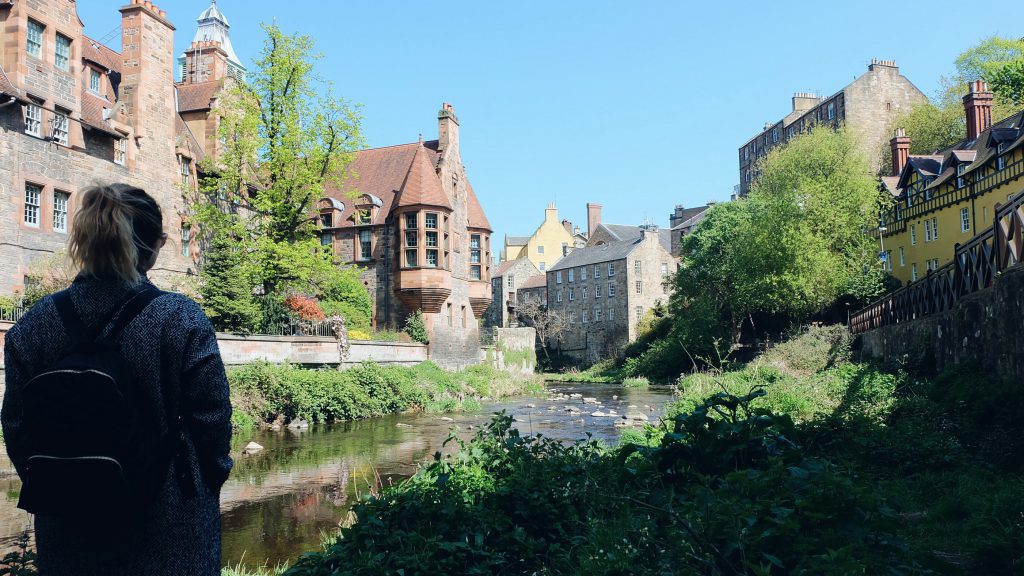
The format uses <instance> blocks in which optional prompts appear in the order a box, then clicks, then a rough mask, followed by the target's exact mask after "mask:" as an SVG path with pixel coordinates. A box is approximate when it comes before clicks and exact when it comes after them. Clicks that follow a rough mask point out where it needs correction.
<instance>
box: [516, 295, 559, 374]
mask: <svg viewBox="0 0 1024 576" xmlns="http://www.w3.org/2000/svg"><path fill="white" fill-rule="evenodd" d="M516 316H517V317H518V318H519V321H520V322H522V323H523V324H525V325H527V326H530V327H532V328H533V329H534V330H535V331H536V332H537V342H538V343H539V344H540V347H541V349H542V350H543V351H544V357H545V358H547V359H548V360H549V361H550V360H551V355H550V354H549V353H548V346H549V345H550V343H551V342H557V341H558V340H559V339H560V338H561V337H562V336H563V335H565V333H566V332H567V331H568V330H569V321H568V319H567V318H566V317H565V315H564V314H562V313H560V312H556V311H553V310H549V309H548V307H547V306H545V305H544V304H543V303H541V301H540V300H537V299H526V300H524V301H522V302H520V303H519V305H518V306H517V308H516Z"/></svg>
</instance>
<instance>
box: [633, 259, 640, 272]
mask: <svg viewBox="0 0 1024 576" xmlns="http://www.w3.org/2000/svg"><path fill="white" fill-rule="evenodd" d="M633 272H636V273H637V274H639V273H640V261H639V260H634V261H633Z"/></svg>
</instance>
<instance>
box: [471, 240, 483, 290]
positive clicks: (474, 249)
mask: <svg viewBox="0 0 1024 576" xmlns="http://www.w3.org/2000/svg"><path fill="white" fill-rule="evenodd" d="M469 262H470V264H471V266H470V267H469V278H470V280H480V279H481V278H482V276H483V274H482V268H481V266H480V235H479V234H470V235H469Z"/></svg>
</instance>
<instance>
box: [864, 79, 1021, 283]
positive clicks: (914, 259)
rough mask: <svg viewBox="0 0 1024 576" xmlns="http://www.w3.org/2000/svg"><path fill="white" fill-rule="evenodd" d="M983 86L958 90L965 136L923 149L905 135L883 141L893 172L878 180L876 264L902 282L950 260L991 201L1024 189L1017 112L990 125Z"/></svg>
mask: <svg viewBox="0 0 1024 576" xmlns="http://www.w3.org/2000/svg"><path fill="white" fill-rule="evenodd" d="M992 99H993V94H992V92H989V90H988V86H987V85H986V84H985V82H983V81H980V80H978V81H975V82H972V83H971V85H970V91H969V92H968V93H967V94H965V95H964V98H963V104H964V115H965V119H966V126H967V135H966V138H964V139H963V140H961V141H960V142H957V143H956V144H954V145H952V146H950V147H949V148H946V149H945V150H940V151H937V152H936V153H935V154H929V155H921V156H918V155H914V156H911V155H910V143H911V138H912V137H913V134H906V133H904V132H903V131H902V130H898V131H897V132H896V135H895V137H894V138H893V139H892V140H891V141H890V146H891V151H892V166H893V172H892V175H891V176H883V177H882V178H881V189H882V191H883V192H882V197H883V208H882V211H881V215H880V218H879V222H880V227H879V231H878V232H879V233H880V234H879V236H880V238H879V249H880V250H881V251H883V253H884V257H883V258H882V265H883V266H885V268H886V269H887V270H888V271H889V272H891V273H892V274H893V276H895V277H896V278H899V279H900V280H901V281H903V282H912V281H914V280H917V279H919V278H922V277H924V276H925V275H926V274H929V273H930V272H932V271H935V270H938V269H939V268H940V267H941V266H943V265H945V264H946V263H947V262H949V261H950V260H952V259H953V257H954V251H955V250H956V246H957V245H958V244H966V243H967V242H969V241H970V240H971V239H972V238H973V237H974V236H976V235H977V234H979V233H980V232H982V231H983V230H985V229H986V228H989V227H991V226H993V224H994V219H995V215H996V209H997V207H998V206H1000V205H1002V204H1005V203H1006V202H1008V201H1009V200H1010V199H1012V198H1017V197H1019V194H1021V192H1022V191H1024V178H1021V175H1022V174H1024V111H1021V112H1017V113H1015V114H1013V115H1012V116H1010V117H1009V118H1005V119H1002V120H1000V121H998V122H996V123H995V124H993V123H992Z"/></svg>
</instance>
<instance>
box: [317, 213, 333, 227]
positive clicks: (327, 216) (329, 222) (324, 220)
mask: <svg viewBox="0 0 1024 576" xmlns="http://www.w3.org/2000/svg"><path fill="white" fill-rule="evenodd" d="M320 227H321V228H334V214H331V213H330V212H323V213H322V214H320Z"/></svg>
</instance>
